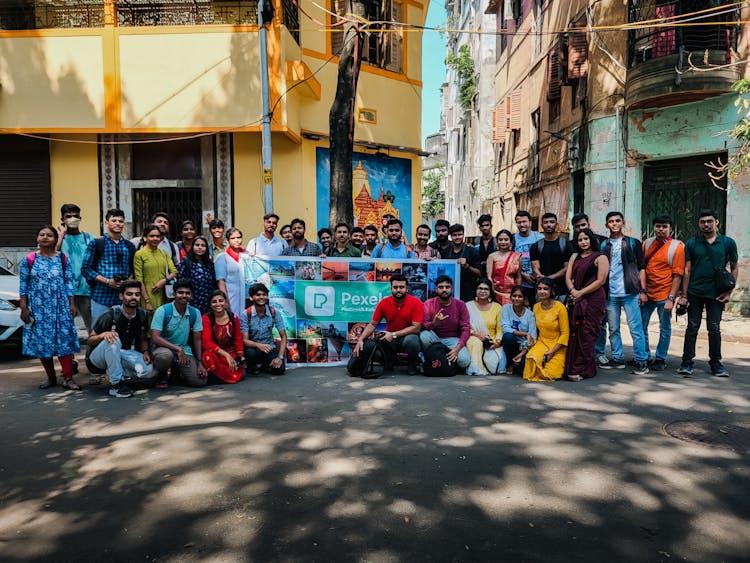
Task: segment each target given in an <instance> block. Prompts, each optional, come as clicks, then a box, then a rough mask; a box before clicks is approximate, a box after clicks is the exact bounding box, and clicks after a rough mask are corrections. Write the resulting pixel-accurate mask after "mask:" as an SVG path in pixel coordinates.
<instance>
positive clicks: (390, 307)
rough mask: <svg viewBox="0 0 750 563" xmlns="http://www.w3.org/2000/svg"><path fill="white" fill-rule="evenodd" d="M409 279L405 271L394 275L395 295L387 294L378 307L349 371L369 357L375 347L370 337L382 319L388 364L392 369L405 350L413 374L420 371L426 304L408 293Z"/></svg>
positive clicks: (384, 346) (359, 340)
mask: <svg viewBox="0 0 750 563" xmlns="http://www.w3.org/2000/svg"><path fill="white" fill-rule="evenodd" d="M407 288H408V282H407V281H406V277H404V276H403V275H401V274H396V275H394V276H391V295H390V297H384V298H383V299H381V301H380V303H378V305H377V307H375V312H374V313H373V314H372V320H371V321H370V322H369V324H368V325H367V326H366V327H365V329H364V330H363V331H362V334H361V335H360V336H359V338H358V339H357V344H356V345H355V346H354V349H353V350H352V360H350V365H349V368H350V369H349V373H350V374H351V373H352V372H353V371H354V372H355V373H356V368H355V369H354V370H353V369H351V368H352V366H353V365H354V364H356V363H357V358H359V357H360V355H362V356H364V357H369V354H371V353H372V348H373V347H374V345H375V344H374V342H372V341H371V340H368V338H369V337H370V335H371V334H372V333H373V332H375V328H377V326H378V324H379V323H380V321H382V320H383V319H385V333H384V334H383V335H382V336H381V337H380V344H381V348H382V350H383V353H384V354H385V356H386V357H385V358H384V360H385V363H386V366H387V367H388V368H390V367H391V366H392V365H393V364H394V363H395V360H396V354H398V353H405V354H406V361H407V369H408V373H409V375H415V374H416V373H417V364H418V362H419V351H420V345H419V331H420V329H421V328H422V318H423V316H424V307H423V306H422V302H421V301H420V300H419V299H417V298H416V297H414V296H413V295H409V294H408V293H406V290H407Z"/></svg>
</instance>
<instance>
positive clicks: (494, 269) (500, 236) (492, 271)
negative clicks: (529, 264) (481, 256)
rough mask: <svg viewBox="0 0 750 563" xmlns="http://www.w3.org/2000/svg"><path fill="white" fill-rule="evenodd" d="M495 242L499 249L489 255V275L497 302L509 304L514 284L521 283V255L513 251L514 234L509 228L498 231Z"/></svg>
mask: <svg viewBox="0 0 750 563" xmlns="http://www.w3.org/2000/svg"><path fill="white" fill-rule="evenodd" d="M495 243H496V244H495V246H496V247H497V250H496V251H495V252H493V253H492V254H490V255H489V256H488V257H487V277H488V278H489V279H491V280H492V289H493V290H494V292H495V299H497V302H498V303H500V305H509V304H510V302H511V301H510V292H511V290H512V289H513V286H515V285H521V255H520V254H519V253H518V252H513V234H512V233H511V232H510V231H509V230H507V229H502V230H500V231H498V232H497V235H495Z"/></svg>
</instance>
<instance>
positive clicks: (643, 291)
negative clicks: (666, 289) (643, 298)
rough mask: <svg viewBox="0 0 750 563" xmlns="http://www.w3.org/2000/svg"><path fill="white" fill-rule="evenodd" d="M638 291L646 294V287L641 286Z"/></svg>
mask: <svg viewBox="0 0 750 563" xmlns="http://www.w3.org/2000/svg"><path fill="white" fill-rule="evenodd" d="M638 293H643V294H647V293H648V290H647V289H646V288H644V287H642V288H641V289H639V290H638Z"/></svg>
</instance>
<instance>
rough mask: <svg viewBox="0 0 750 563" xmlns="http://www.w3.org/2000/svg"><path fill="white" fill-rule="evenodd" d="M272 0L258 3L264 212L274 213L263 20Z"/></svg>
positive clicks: (266, 51)
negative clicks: (264, 8)
mask: <svg viewBox="0 0 750 563" xmlns="http://www.w3.org/2000/svg"><path fill="white" fill-rule="evenodd" d="M264 1H265V2H269V1H270V0H259V2H258V8H257V9H258V27H259V29H258V34H259V38H260V88H261V104H262V108H263V124H262V126H261V140H262V144H261V157H262V160H263V211H264V213H273V166H272V162H271V154H272V152H271V100H270V95H269V91H268V89H269V87H268V40H267V37H266V35H267V33H268V31H267V28H266V25H265V24H266V22H265V21H264V19H263V4H264Z"/></svg>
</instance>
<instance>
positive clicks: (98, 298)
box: [81, 209, 135, 324]
mask: <svg viewBox="0 0 750 563" xmlns="http://www.w3.org/2000/svg"><path fill="white" fill-rule="evenodd" d="M124 227H125V213H124V212H123V211H122V209H110V210H109V211H107V214H106V215H105V217H104V228H105V229H106V230H107V232H106V233H105V235H104V236H103V237H102V238H101V239H95V240H92V241H91V242H90V243H89V244H88V246H87V247H86V254H85V255H84V256H83V263H82V264H81V273H82V274H83V277H84V278H86V281H87V282H88V283H89V285H90V286H91V323H92V324H94V323H96V320H97V319H98V318H99V317H100V316H102V315H103V314H104V313H105V312H107V310H108V309H109V308H110V307H112V306H113V305H119V304H120V283H121V282H123V281H125V280H126V279H128V278H132V277H133V257H134V256H135V246H134V245H133V243H132V242H130V241H129V240H126V239H124V238H123V236H122V230H123V228H124Z"/></svg>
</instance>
